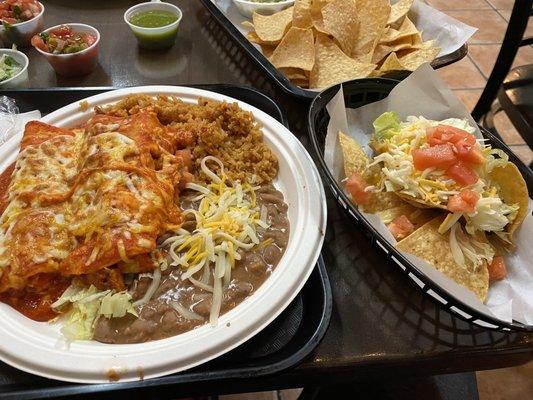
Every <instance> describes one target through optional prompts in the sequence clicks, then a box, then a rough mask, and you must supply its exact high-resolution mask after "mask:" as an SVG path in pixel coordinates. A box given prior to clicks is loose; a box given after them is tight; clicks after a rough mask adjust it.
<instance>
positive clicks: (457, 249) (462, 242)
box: [449, 222, 494, 269]
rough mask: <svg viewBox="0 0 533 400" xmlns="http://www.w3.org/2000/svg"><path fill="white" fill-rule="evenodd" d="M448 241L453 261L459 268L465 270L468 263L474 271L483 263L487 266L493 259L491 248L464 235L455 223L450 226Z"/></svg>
mask: <svg viewBox="0 0 533 400" xmlns="http://www.w3.org/2000/svg"><path fill="white" fill-rule="evenodd" d="M449 240H450V247H451V251H452V256H453V260H454V261H455V263H456V264H457V265H458V266H460V267H461V268H467V265H466V261H469V264H470V265H471V266H473V268H474V269H475V268H477V267H478V266H480V265H481V264H482V263H483V262H487V263H488V264H490V263H491V262H492V259H493V257H494V249H493V248H492V246H491V245H490V244H488V243H486V242H483V241H480V240H476V239H474V238H473V237H472V236H469V235H466V234H465V233H464V232H463V229H462V228H461V224H460V223H459V222H456V223H455V224H454V225H453V226H452V228H451V230H450V239H449Z"/></svg>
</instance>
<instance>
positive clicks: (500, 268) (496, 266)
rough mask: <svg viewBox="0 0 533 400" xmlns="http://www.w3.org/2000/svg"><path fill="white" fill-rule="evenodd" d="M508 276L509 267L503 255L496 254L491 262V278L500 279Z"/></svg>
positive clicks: (492, 279)
mask: <svg viewBox="0 0 533 400" xmlns="http://www.w3.org/2000/svg"><path fill="white" fill-rule="evenodd" d="M506 276H507V267H506V266H505V261H504V259H503V257H502V256H496V257H494V258H493V259H492V262H491V263H490V264H489V280H491V281H499V280H502V279H503V278H505V277H506Z"/></svg>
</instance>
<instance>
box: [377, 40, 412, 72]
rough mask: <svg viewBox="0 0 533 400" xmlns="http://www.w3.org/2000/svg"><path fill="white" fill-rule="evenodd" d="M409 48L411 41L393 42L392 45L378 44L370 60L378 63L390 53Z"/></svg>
mask: <svg viewBox="0 0 533 400" xmlns="http://www.w3.org/2000/svg"><path fill="white" fill-rule="evenodd" d="M410 48H412V44H411V41H409V42H408V43H407V42H405V43H401V42H398V43H393V44H392V45H387V44H378V46H377V47H376V49H375V50H374V54H373V55H372V62H373V63H374V64H379V63H380V62H381V61H384V59H385V57H387V56H388V55H389V54H390V53H393V52H396V51H399V50H404V49H410ZM380 68H381V67H380Z"/></svg>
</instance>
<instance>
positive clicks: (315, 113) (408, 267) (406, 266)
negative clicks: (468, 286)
mask: <svg viewBox="0 0 533 400" xmlns="http://www.w3.org/2000/svg"><path fill="white" fill-rule="evenodd" d="M399 82H400V81H398V80H393V79H385V78H368V79H358V80H353V81H349V82H345V83H343V84H342V87H343V92H344V103H345V106H346V107H347V108H358V107H362V106H364V105H366V104H370V103H373V102H376V101H379V100H381V99H383V98H385V97H386V96H387V95H388V94H389V93H390V91H391V90H392V88H394V86H396V85H397V84H398V83H399ZM339 88H340V85H335V86H332V87H330V88H328V89H326V90H324V91H323V92H321V93H320V94H319V95H318V96H317V97H316V98H315V99H314V100H313V102H312V103H311V107H310V109H309V114H308V120H307V124H308V133H309V138H310V140H311V143H312V147H313V148H314V150H315V155H316V158H317V159H318V166H319V169H320V172H321V173H322V175H323V177H324V179H325V186H327V187H329V189H330V191H331V193H332V194H333V197H334V198H335V199H336V200H337V202H338V203H339V204H340V205H341V208H342V209H344V211H345V213H346V216H347V217H348V218H350V219H352V220H353V221H354V222H355V223H356V224H357V225H358V226H359V227H362V228H363V231H364V233H365V235H366V236H367V237H368V239H369V240H370V241H371V242H372V244H373V245H374V246H375V247H376V248H377V249H379V251H381V252H383V253H384V254H385V256H386V258H387V259H388V260H389V261H391V264H396V265H397V266H398V267H400V268H401V269H402V270H403V272H404V274H405V275H407V276H408V277H409V278H410V279H411V280H412V281H413V282H414V283H415V284H416V285H417V286H418V287H420V288H421V289H422V291H423V292H424V293H425V294H426V295H427V296H428V297H430V298H431V299H432V300H433V301H435V302H437V303H438V304H439V305H440V306H441V307H443V308H444V309H446V310H448V311H450V312H451V313H453V314H455V315H457V316H458V317H459V318H461V319H463V320H466V321H468V322H470V323H473V324H476V325H478V326H481V327H483V328H486V329H493V330H499V331H509V330H519V331H526V332H533V326H532V325H525V324H522V323H520V322H517V321H513V322H510V323H507V322H504V321H501V320H499V319H496V318H493V317H490V316H488V315H485V314H482V313H480V312H478V311H477V310H475V309H473V308H472V307H470V306H468V305H467V304H465V303H464V302H463V301H461V299H458V298H456V297H455V296H452V295H451V294H449V293H448V292H447V291H445V290H443V289H442V288H441V287H440V286H438V285H436V284H435V283H434V282H433V281H432V280H431V279H430V278H429V277H427V276H426V275H425V274H424V273H423V272H421V271H420V270H419V269H418V268H416V267H415V266H414V265H413V264H412V263H411V262H409V261H408V260H407V258H405V257H404V256H403V255H402V254H401V253H400V252H399V251H398V250H396V248H395V247H394V246H393V245H391V244H389V243H388V242H387V241H386V240H385V239H383V238H382V236H381V235H380V234H379V233H378V232H377V231H376V230H375V229H374V227H372V225H371V224H370V223H369V222H368V221H367V220H366V219H365V218H364V217H363V216H362V215H361V213H360V212H359V211H358V209H357V207H355V206H354V205H353V203H352V202H351V201H350V199H349V198H348V196H347V195H346V193H345V192H344V189H343V188H342V187H341V186H340V185H339V184H338V183H337V181H336V180H335V179H334V178H333V175H332V174H331V172H330V170H329V168H328V167H327V165H326V162H325V160H324V142H325V138H326V134H327V126H328V122H329V119H330V117H329V114H328V112H327V110H326V105H327V104H328V103H329V101H330V100H331V99H332V98H333V97H334V96H335V95H336V94H337V92H338V90H339ZM480 129H481V132H482V134H483V136H484V137H485V138H486V139H488V143H489V144H490V145H492V147H494V148H499V149H502V150H503V151H504V152H505V153H507V154H508V155H509V160H510V161H511V162H513V163H514V164H515V165H516V166H517V167H518V169H519V170H520V172H521V174H522V176H523V177H524V180H525V181H526V184H527V187H528V190H529V193H530V195H531V194H532V193H533V172H532V171H531V170H530V169H529V168H528V167H526V166H525V165H524V163H522V161H521V160H520V159H519V158H518V157H517V156H516V155H515V154H514V153H513V152H512V151H511V149H509V147H507V145H505V143H503V142H502V141H501V140H500V139H498V138H497V137H496V136H494V135H493V134H491V133H490V132H489V131H487V130H486V129H484V128H483V127H481V126H480Z"/></svg>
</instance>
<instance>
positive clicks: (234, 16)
mask: <svg viewBox="0 0 533 400" xmlns="http://www.w3.org/2000/svg"><path fill="white" fill-rule="evenodd" d="M211 1H212V2H213V3H215V4H216V5H217V6H218V8H220V10H221V11H222V12H223V13H224V14H225V15H226V17H227V18H228V19H229V21H230V22H231V23H232V24H233V25H235V27H236V28H237V29H238V30H239V31H240V32H241V33H242V34H243V35H245V36H246V34H247V33H248V32H250V29H249V28H248V27H245V26H242V23H243V22H244V21H250V20H249V19H248V18H245V17H244V16H242V15H241V14H240V13H239V11H238V10H237V7H235V5H234V4H233V1H232V0H211ZM391 3H395V1H391ZM408 15H409V18H411V20H412V21H413V23H414V24H415V26H416V27H417V28H418V30H420V31H422V38H423V39H424V41H427V40H431V39H435V40H436V41H437V46H439V47H440V48H441V51H440V53H439V57H441V56H446V55H448V54H451V53H453V52H454V51H456V50H457V49H459V48H460V47H461V46H462V45H464V44H465V43H466V42H467V41H468V39H470V37H471V36H472V35H473V34H474V33H475V32H476V31H477V28H474V27H472V26H469V25H466V24H464V23H462V22H460V21H458V20H456V19H455V18H452V17H450V16H448V15H446V14H444V13H442V12H440V11H438V10H436V9H434V8H432V7H430V6H428V5H426V4H424V3H423V2H421V1H419V0H415V1H414V3H413V6H412V7H411V10H410V11H409V14H408ZM254 46H255V47H256V48H257V49H258V50H259V51H261V47H260V46H259V45H256V44H254Z"/></svg>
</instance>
